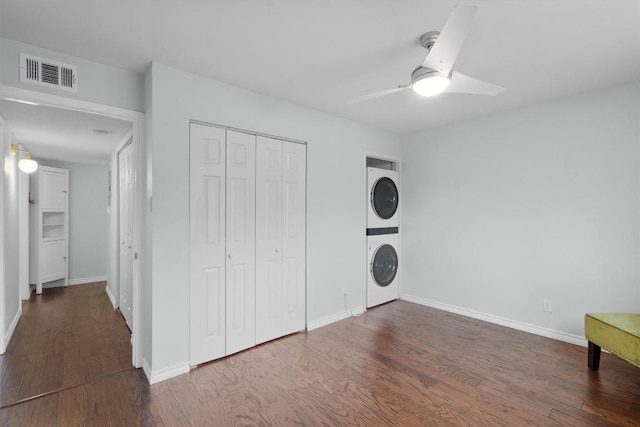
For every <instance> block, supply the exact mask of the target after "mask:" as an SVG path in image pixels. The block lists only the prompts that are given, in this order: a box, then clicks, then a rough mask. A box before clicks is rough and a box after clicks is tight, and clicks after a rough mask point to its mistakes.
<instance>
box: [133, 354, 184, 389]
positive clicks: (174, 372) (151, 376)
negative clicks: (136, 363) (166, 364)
mask: <svg viewBox="0 0 640 427" xmlns="http://www.w3.org/2000/svg"><path fill="white" fill-rule="evenodd" d="M142 369H143V370H144V373H145V375H146V376H147V379H148V380H149V384H155V383H159V382H161V381H165V380H168V379H169V378H173V377H177V376H178V375H182V374H188V373H189V371H190V370H191V366H189V363H180V364H178V365H175V366H172V367H170V368H167V369H163V370H161V371H157V372H153V371H152V370H151V367H150V366H149V364H148V363H147V361H146V360H144V359H143V360H142Z"/></svg>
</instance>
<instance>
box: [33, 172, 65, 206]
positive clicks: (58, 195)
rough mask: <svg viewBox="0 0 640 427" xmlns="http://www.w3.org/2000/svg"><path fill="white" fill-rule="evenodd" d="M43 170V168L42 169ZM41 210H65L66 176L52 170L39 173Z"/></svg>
mask: <svg viewBox="0 0 640 427" xmlns="http://www.w3.org/2000/svg"><path fill="white" fill-rule="evenodd" d="M43 169H44V168H43ZM41 174H42V176H43V177H42V180H41V187H42V188H41V189H40V197H41V198H42V200H41V202H40V203H41V209H43V210H52V211H59V212H63V211H66V210H67V194H68V193H67V192H68V189H67V187H68V185H69V184H68V182H69V178H68V174H66V173H62V172H56V171H52V170H43V171H42V172H41Z"/></svg>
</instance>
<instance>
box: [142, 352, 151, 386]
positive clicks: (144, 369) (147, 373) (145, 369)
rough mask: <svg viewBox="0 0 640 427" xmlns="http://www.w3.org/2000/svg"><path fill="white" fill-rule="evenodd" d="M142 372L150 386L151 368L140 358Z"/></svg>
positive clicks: (145, 360)
mask: <svg viewBox="0 0 640 427" xmlns="http://www.w3.org/2000/svg"><path fill="white" fill-rule="evenodd" d="M142 372H144V375H145V376H146V377H147V381H149V384H151V366H149V362H147V359H145V358H144V357H143V358H142Z"/></svg>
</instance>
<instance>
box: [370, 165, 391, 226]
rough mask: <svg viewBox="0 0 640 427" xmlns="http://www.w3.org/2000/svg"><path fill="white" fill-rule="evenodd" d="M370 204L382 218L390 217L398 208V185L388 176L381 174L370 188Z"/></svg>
mask: <svg viewBox="0 0 640 427" xmlns="http://www.w3.org/2000/svg"><path fill="white" fill-rule="evenodd" d="M371 206H372V207H373V211H374V212H375V213H376V215H378V216H379V217H380V218H382V219H389V218H391V217H392V216H393V215H394V214H395V213H396V211H397V210H398V187H396V184H395V183H394V182H393V180H392V179H391V178H389V177H386V176H383V177H382V178H380V179H379V180H377V181H376V183H375V184H374V186H373V188H372V189H371Z"/></svg>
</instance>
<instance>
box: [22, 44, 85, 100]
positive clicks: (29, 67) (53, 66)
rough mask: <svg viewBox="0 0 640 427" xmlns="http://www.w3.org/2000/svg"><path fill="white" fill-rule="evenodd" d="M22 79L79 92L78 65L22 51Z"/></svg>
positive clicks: (39, 84) (25, 81) (40, 84)
mask: <svg viewBox="0 0 640 427" xmlns="http://www.w3.org/2000/svg"><path fill="white" fill-rule="evenodd" d="M20 81H21V82H23V83H31V84H35V85H38V86H46V87H55V88H58V89H62V90H66V91H69V92H76V93H77V92H78V67H77V66H75V65H68V64H63V63H61V62H57V61H52V60H50V59H44V58H39V57H37V56H33V55H27V54H26V53H20Z"/></svg>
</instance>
